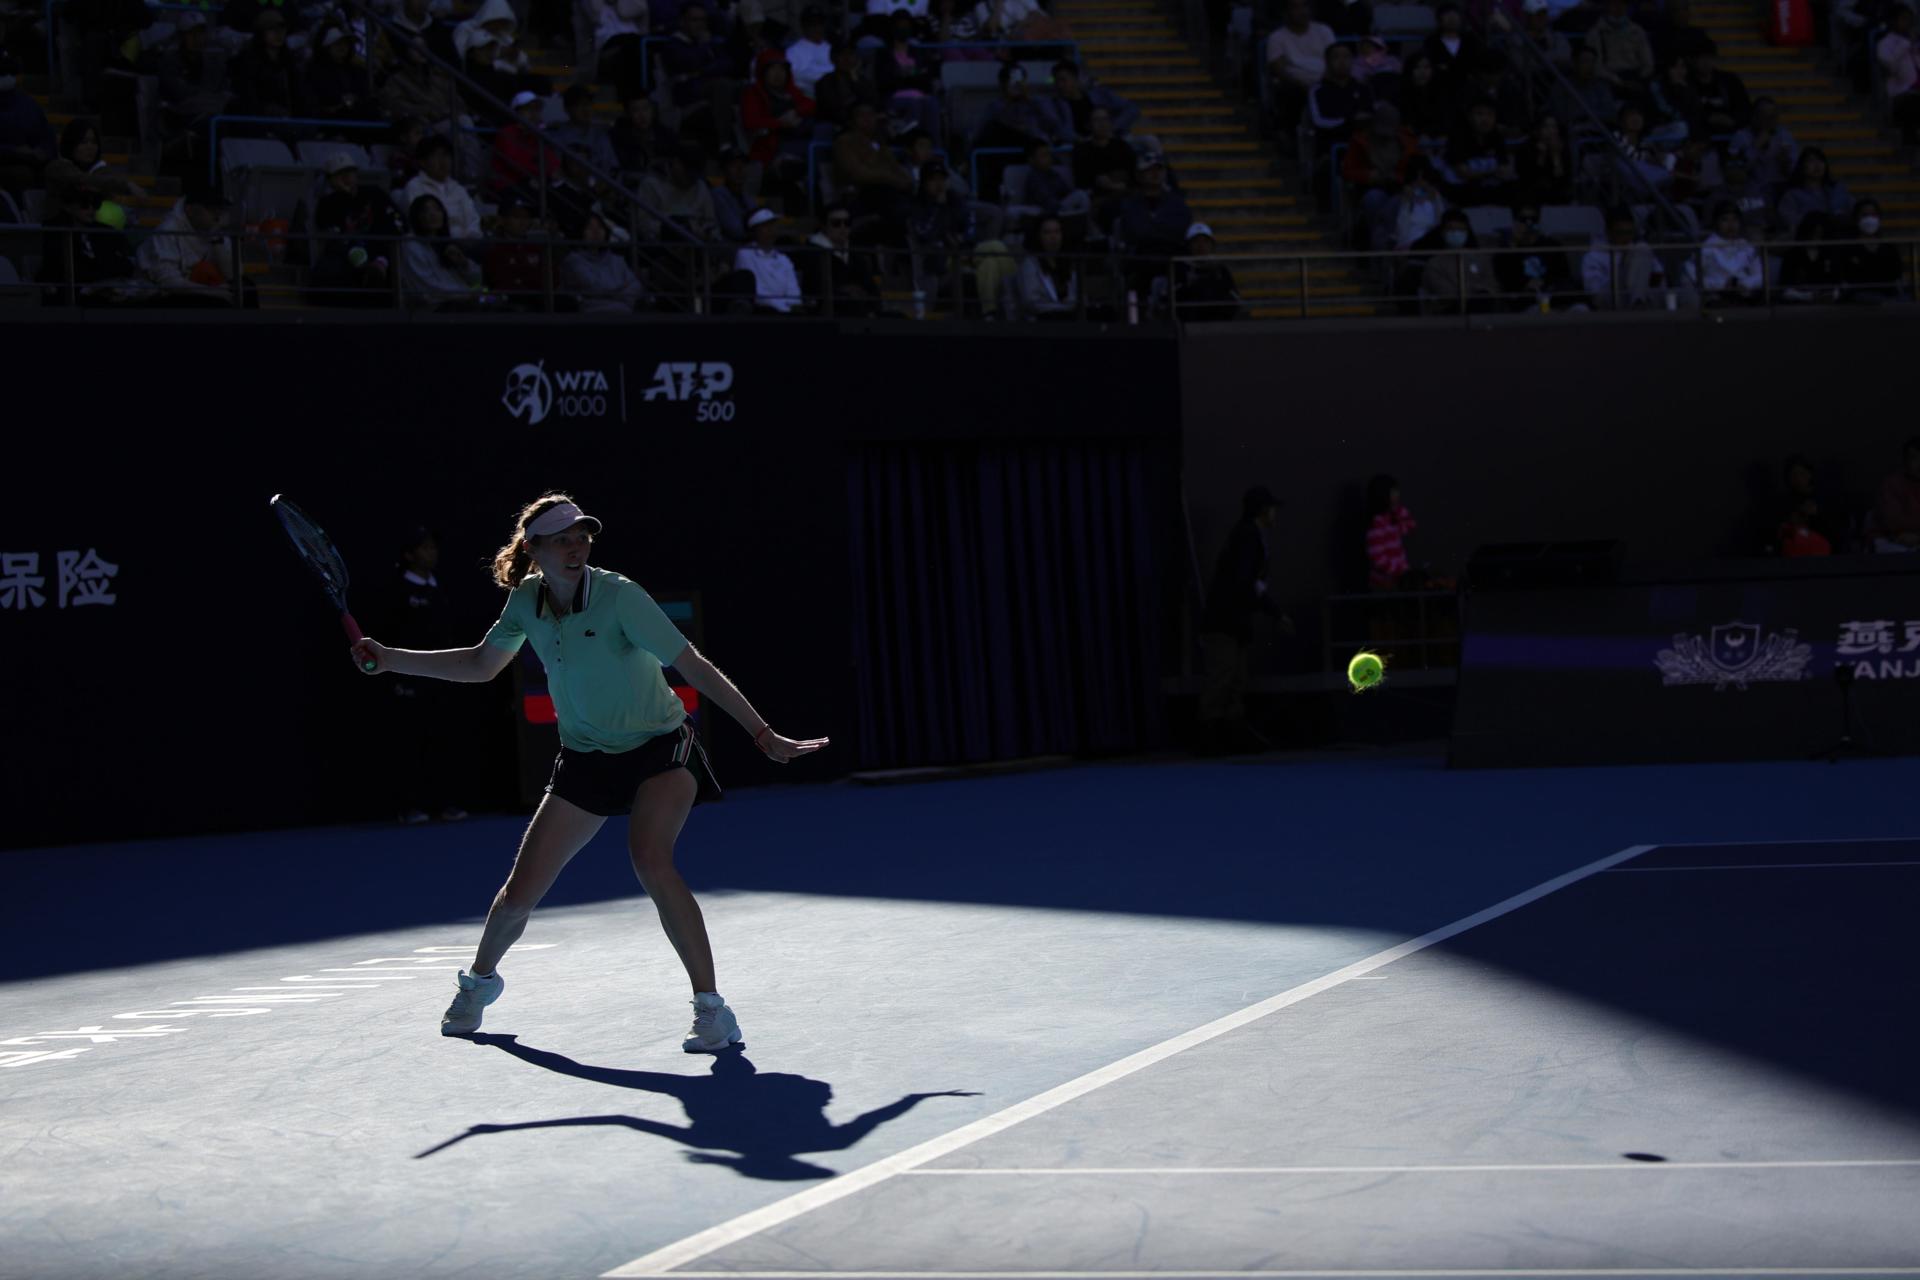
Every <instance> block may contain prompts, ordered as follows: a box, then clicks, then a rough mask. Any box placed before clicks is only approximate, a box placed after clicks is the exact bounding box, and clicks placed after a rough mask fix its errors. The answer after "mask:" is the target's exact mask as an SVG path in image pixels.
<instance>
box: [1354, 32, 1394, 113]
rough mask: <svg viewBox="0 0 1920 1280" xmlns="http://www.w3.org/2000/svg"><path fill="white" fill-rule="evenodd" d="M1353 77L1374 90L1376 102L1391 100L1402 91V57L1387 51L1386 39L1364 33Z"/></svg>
mask: <svg viewBox="0 0 1920 1280" xmlns="http://www.w3.org/2000/svg"><path fill="white" fill-rule="evenodd" d="M1353 78H1354V79H1355V80H1358V81H1359V82H1360V83H1361V84H1364V85H1365V86H1367V88H1369V89H1371V90H1373V96H1374V100H1375V101H1376V102H1380V101H1389V100H1391V99H1393V98H1394V97H1396V96H1397V95H1398V94H1399V92H1400V59H1398V58H1396V57H1394V56H1393V55H1392V54H1391V53H1389V52H1387V42H1386V41H1385V40H1383V39H1381V38H1380V37H1379V36H1376V35H1364V34H1363V35H1362V36H1361V37H1360V48H1359V52H1358V53H1356V54H1354V56H1353Z"/></svg>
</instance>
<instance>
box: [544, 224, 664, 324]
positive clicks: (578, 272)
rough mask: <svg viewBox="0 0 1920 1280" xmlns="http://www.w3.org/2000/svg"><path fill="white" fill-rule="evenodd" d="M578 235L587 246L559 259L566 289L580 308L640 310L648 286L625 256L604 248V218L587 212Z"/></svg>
mask: <svg viewBox="0 0 1920 1280" xmlns="http://www.w3.org/2000/svg"><path fill="white" fill-rule="evenodd" d="M580 238H581V239H582V240H584V241H586V247H585V248H584V249H575V250H574V251H573V252H572V253H569V254H568V255H567V256H566V257H565V258H562V259H561V260H560V271H561V274H562V275H563V276H564V277H565V280H566V285H567V290H568V291H569V292H570V293H572V294H574V295H575V296H577V297H578V298H579V299H580V310H582V311H617V312H632V311H638V310H640V309H641V307H642V305H643V304H644V303H645V302H646V301H647V286H646V285H645V284H643V283H641V280H640V277H639V276H637V275H635V274H634V271H633V266H632V264H631V263H629V262H628V261H627V260H626V258H624V257H622V256H621V255H620V254H617V253H614V252H612V251H611V250H609V249H608V248H607V241H608V240H609V239H610V233H609V231H608V229H607V222H606V219H604V218H602V217H601V216H600V215H599V214H597V213H593V214H589V215H587V221H586V225H585V226H584V227H582V228H581V230H580Z"/></svg>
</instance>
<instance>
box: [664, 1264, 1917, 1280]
mask: <svg viewBox="0 0 1920 1280" xmlns="http://www.w3.org/2000/svg"><path fill="white" fill-rule="evenodd" d="M674 1274H675V1275H682V1276H715V1277H719V1276H726V1277H727V1278H728V1280H1170V1278H1172V1280H1183V1278H1185V1277H1194V1276H1206V1277H1210V1278H1211V1277H1219V1278H1220V1280H1363V1278H1369V1277H1380V1278H1382V1280H1384V1278H1386V1277H1407V1278H1408V1280H1428V1278H1429V1277H1432V1278H1434V1280H1438V1278H1439V1277H1456V1278H1457V1280H1483V1278H1488V1277H1500V1278H1501V1280H1505V1278H1506V1277H1514V1278H1516V1280H1517V1278H1518V1277H1522V1276H1543V1277H1553V1278H1554V1280H1559V1278H1560V1277H1573V1276H1630V1277H1631V1276H1694V1277H1699V1276H1726V1277H1728V1278H1729V1280H1747V1278H1748V1277H1750V1276H1920V1267H1586V1268H1583V1269H1574V1268H1549V1267H1540V1268H1533V1269H1526V1268H1520V1269H1514V1270H1494V1271H1484V1270H1482V1271H1208V1270H1204V1269H1202V1270H1198V1271H677V1272H675V1273H674Z"/></svg>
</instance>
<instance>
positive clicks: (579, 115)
mask: <svg viewBox="0 0 1920 1280" xmlns="http://www.w3.org/2000/svg"><path fill="white" fill-rule="evenodd" d="M560 102H561V105H562V106H563V107H565V108H566V112H567V118H566V119H565V120H564V121H562V122H561V123H559V124H556V125H549V126H548V127H547V136H548V137H549V138H551V139H553V140H554V141H555V142H557V143H559V144H560V145H561V146H563V147H565V148H567V149H568V150H569V151H577V152H579V153H580V154H581V155H582V156H584V157H586V161H587V163H588V165H590V166H591V167H592V168H594V169H598V170H599V171H600V172H601V173H604V174H607V175H609V176H613V175H617V174H618V173H619V172H620V156H619V153H617V152H616V151H615V150H614V149H613V139H612V137H611V136H610V134H609V131H608V130H607V129H606V128H605V127H604V126H602V125H598V124H595V123H594V121H593V90H592V89H591V88H589V87H587V86H586V85H584V84H573V85H568V86H567V90H566V92H565V93H563V94H561V95H560ZM649 105H651V104H649Z"/></svg>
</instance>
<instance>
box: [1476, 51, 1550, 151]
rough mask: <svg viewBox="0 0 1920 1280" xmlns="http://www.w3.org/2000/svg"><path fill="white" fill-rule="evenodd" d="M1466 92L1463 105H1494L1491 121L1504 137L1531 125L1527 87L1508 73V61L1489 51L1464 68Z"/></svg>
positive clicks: (1531, 107) (1531, 114) (1532, 112)
mask: <svg viewBox="0 0 1920 1280" xmlns="http://www.w3.org/2000/svg"><path fill="white" fill-rule="evenodd" d="M1465 69H1466V72H1467V90H1466V94H1465V96H1464V97H1463V98H1462V101H1464V102H1475V101H1478V100H1480V99H1485V100H1486V101H1488V102H1491V103H1492V104H1493V110H1494V118H1495V120H1496V121H1497V122H1498V123H1499V126H1500V129H1501V132H1503V133H1509V134H1512V133H1519V132H1523V131H1524V130H1525V129H1526V127H1527V126H1528V125H1529V124H1531V123H1532V121H1533V116H1534V111H1533V106H1532V104H1531V103H1530V102H1529V101H1528V100H1527V87H1526V85H1525V84H1524V83H1523V82H1522V81H1521V80H1520V78H1519V77H1518V76H1515V75H1513V74H1511V73H1510V72H1509V71H1508V69H1507V60H1506V59H1505V58H1504V57H1502V56H1501V55H1499V54H1497V53H1494V52H1493V51H1492V50H1486V51H1483V52H1482V53H1481V54H1480V55H1479V57H1478V58H1477V59H1476V60H1475V61H1473V62H1471V63H1469V64H1467V66H1466V68H1465Z"/></svg>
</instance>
